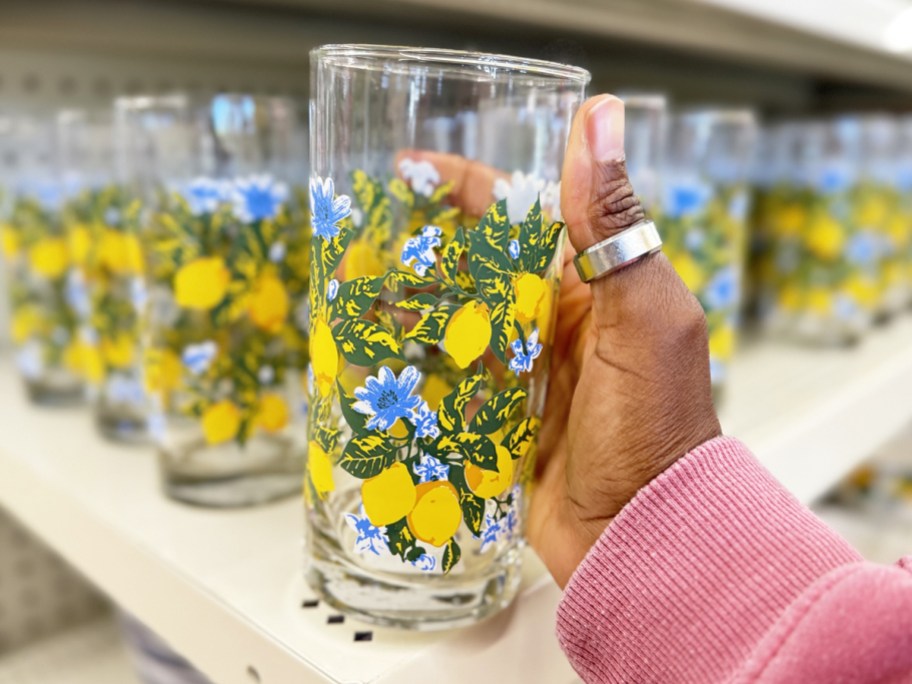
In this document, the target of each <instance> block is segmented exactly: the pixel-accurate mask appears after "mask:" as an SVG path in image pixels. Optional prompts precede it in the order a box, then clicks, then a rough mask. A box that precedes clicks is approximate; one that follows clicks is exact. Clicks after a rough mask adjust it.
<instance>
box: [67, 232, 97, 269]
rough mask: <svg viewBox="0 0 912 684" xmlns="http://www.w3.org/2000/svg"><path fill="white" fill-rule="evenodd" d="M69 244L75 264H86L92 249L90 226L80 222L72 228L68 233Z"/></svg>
mask: <svg viewBox="0 0 912 684" xmlns="http://www.w3.org/2000/svg"><path fill="white" fill-rule="evenodd" d="M67 244H68V245H69V249H70V258H71V259H72V260H73V263H74V264H78V265H80V266H83V265H85V263H86V261H87V260H88V258H89V251H90V250H91V249H92V233H91V231H89V228H88V226H86V225H85V224H83V223H80V224H78V225H76V226H73V228H72V229H71V230H70V232H69V234H68V235H67Z"/></svg>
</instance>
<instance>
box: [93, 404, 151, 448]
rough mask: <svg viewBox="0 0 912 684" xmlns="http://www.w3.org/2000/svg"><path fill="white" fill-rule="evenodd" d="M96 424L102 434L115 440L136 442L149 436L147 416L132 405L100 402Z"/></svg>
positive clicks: (96, 410)
mask: <svg viewBox="0 0 912 684" xmlns="http://www.w3.org/2000/svg"><path fill="white" fill-rule="evenodd" d="M95 424H96V425H97V426H98V430H99V432H101V434H102V435H104V436H105V437H106V438H107V439H110V440H112V441H114V442H127V443H130V444H136V443H141V442H145V441H147V440H148V438H149V432H148V429H147V426H146V418H145V416H143V415H139V414H138V413H137V411H136V410H133V409H131V408H130V407H125V406H117V405H110V404H104V403H98V404H96V405H95Z"/></svg>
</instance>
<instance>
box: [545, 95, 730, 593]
mask: <svg viewBox="0 0 912 684" xmlns="http://www.w3.org/2000/svg"><path fill="white" fill-rule="evenodd" d="M561 186H562V189H563V190H562V195H561V209H562V213H563V217H564V221H565V222H566V223H567V228H568V231H569V237H570V242H571V244H572V245H573V247H574V248H575V250H577V251H581V250H583V249H586V248H587V247H590V246H592V245H593V244H595V243H596V242H600V241H601V240H604V239H606V238H608V237H611V236H612V235H615V234H617V233H618V232H620V231H621V230H623V229H624V228H627V227H628V226H630V225H632V224H634V223H636V222H637V221H638V220H640V219H641V218H642V217H643V210H642V208H641V207H640V204H639V201H638V200H637V198H636V195H634V191H633V189H632V188H631V186H630V183H629V181H628V179H627V171H626V167H625V164H624V105H623V103H622V102H621V101H620V100H618V99H617V98H615V97H612V96H609V95H601V96H598V97H593V98H591V99H589V100H588V101H587V102H586V103H584V104H583V106H582V107H581V108H580V110H579V112H578V113H577V115H576V117H575V118H574V121H573V127H572V129H571V132H570V140H569V143H568V148H567V154H566V157H565V161H564V168H563V174H562V183H561ZM572 256H573V254H572V253H571V254H568V255H567V260H566V263H565V268H564V276H563V281H562V284H561V295H560V304H559V313H558V319H557V327H556V329H555V340H554V349H553V352H552V366H551V379H550V382H549V393H548V399H547V403H546V407H545V413H544V416H543V424H542V430H541V434H540V439H539V456H538V458H539V463H538V473H539V480H538V484H537V486H536V488H535V490H534V492H533V496H532V504H531V509H530V512H529V519H528V527H527V535H528V538H529V540H530V542H531V543H532V545H533V546H534V547H535V549H536V550H537V551H538V554H539V556H540V557H541V558H542V560H543V561H544V563H545V565H546V566H547V567H548V570H549V571H550V572H551V574H552V575H553V577H554V579H555V580H556V581H557V583H558V584H559V585H561V586H562V587H563V586H564V585H566V583H567V581H568V580H569V579H570V576H571V575H572V574H573V571H574V570H575V569H576V567H577V566H578V565H579V564H580V562H581V561H582V560H583V558H584V557H585V555H586V553H587V552H588V551H589V549H590V548H591V547H592V545H593V544H594V543H595V541H596V540H597V539H598V538H599V536H600V535H601V534H602V532H604V530H605V528H606V527H607V526H608V525H609V523H610V522H611V520H612V519H613V518H614V516H615V515H617V514H618V513H619V512H620V510H621V508H623V507H624V505H625V504H627V502H629V501H630V500H631V499H632V498H633V497H634V495H636V493H637V492H638V491H639V490H640V489H641V488H642V487H643V486H645V485H646V484H648V483H649V482H650V481H651V480H652V479H653V478H655V477H656V476H657V475H658V474H660V473H661V472H662V471H663V470H665V469H666V468H667V467H668V466H669V465H671V464H672V463H673V462H674V461H676V460H677V459H678V458H680V457H681V456H683V455H684V454H686V453H687V452H688V451H690V450H691V449H693V448H695V447H697V446H699V445H700V444H702V443H703V442H705V441H706V440H708V439H711V438H713V437H716V436H718V435H719V434H720V433H721V429H720V427H719V421H718V419H717V417H716V412H715V409H714V407H713V403H712V391H711V384H710V378H709V350H708V343H707V337H706V321H705V317H704V315H703V311H702V309H701V308H700V305H699V303H698V302H697V300H696V299H695V298H694V297H693V295H691V294H690V292H689V291H688V290H687V287H686V286H685V285H684V283H683V282H682V281H681V279H680V278H678V276H677V274H676V273H675V271H674V268H673V267H672V266H671V264H670V263H669V262H668V260H667V259H666V258H665V256H664V255H663V254H661V253H658V254H654V255H651V256H648V257H645V258H644V259H642V260H640V261H639V262H637V263H635V264H632V265H631V266H629V267H627V268H625V269H622V270H620V271H617V272H615V273H612V274H610V275H608V276H605V277H604V278H601V279H599V280H596V281H593V282H592V284H591V285H592V286H591V287H589V286H588V285H586V284H584V283H582V282H581V281H580V279H579V276H578V275H577V274H576V271H575V269H574V268H573V265H572V263H571V259H572Z"/></svg>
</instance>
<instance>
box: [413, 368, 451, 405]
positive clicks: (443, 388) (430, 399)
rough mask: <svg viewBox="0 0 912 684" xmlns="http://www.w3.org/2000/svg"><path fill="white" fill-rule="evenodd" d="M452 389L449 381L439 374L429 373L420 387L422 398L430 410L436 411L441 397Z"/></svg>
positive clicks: (441, 399)
mask: <svg viewBox="0 0 912 684" xmlns="http://www.w3.org/2000/svg"><path fill="white" fill-rule="evenodd" d="M452 390H453V388H452V386H451V385H450V383H448V382H447V381H446V380H444V379H443V377H441V376H440V375H436V374H435V375H429V376H428V379H427V380H426V381H425V383H424V387H423V388H422V389H421V396H422V398H423V399H424V400H425V401H426V402H427V403H428V406H429V407H430V409H431V410H432V411H436V410H437V408H438V407H439V406H440V402H441V401H443V398H444V397H445V396H446V395H448V394H449V393H450V392H451V391H452Z"/></svg>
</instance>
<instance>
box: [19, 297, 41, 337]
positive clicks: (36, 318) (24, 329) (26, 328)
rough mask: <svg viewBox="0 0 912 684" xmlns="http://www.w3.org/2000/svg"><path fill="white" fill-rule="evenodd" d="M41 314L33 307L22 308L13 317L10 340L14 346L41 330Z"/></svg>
mask: <svg viewBox="0 0 912 684" xmlns="http://www.w3.org/2000/svg"><path fill="white" fill-rule="evenodd" d="M41 324H42V320H41V314H40V313H39V312H38V309H37V308H35V307H34V306H23V307H21V308H20V309H19V310H18V311H16V313H15V314H14V315H13V321H12V338H13V342H15V343H16V344H22V343H23V342H25V341H26V340H27V339H28V338H29V337H31V336H32V335H34V334H35V333H37V332H39V331H40V330H41Z"/></svg>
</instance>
